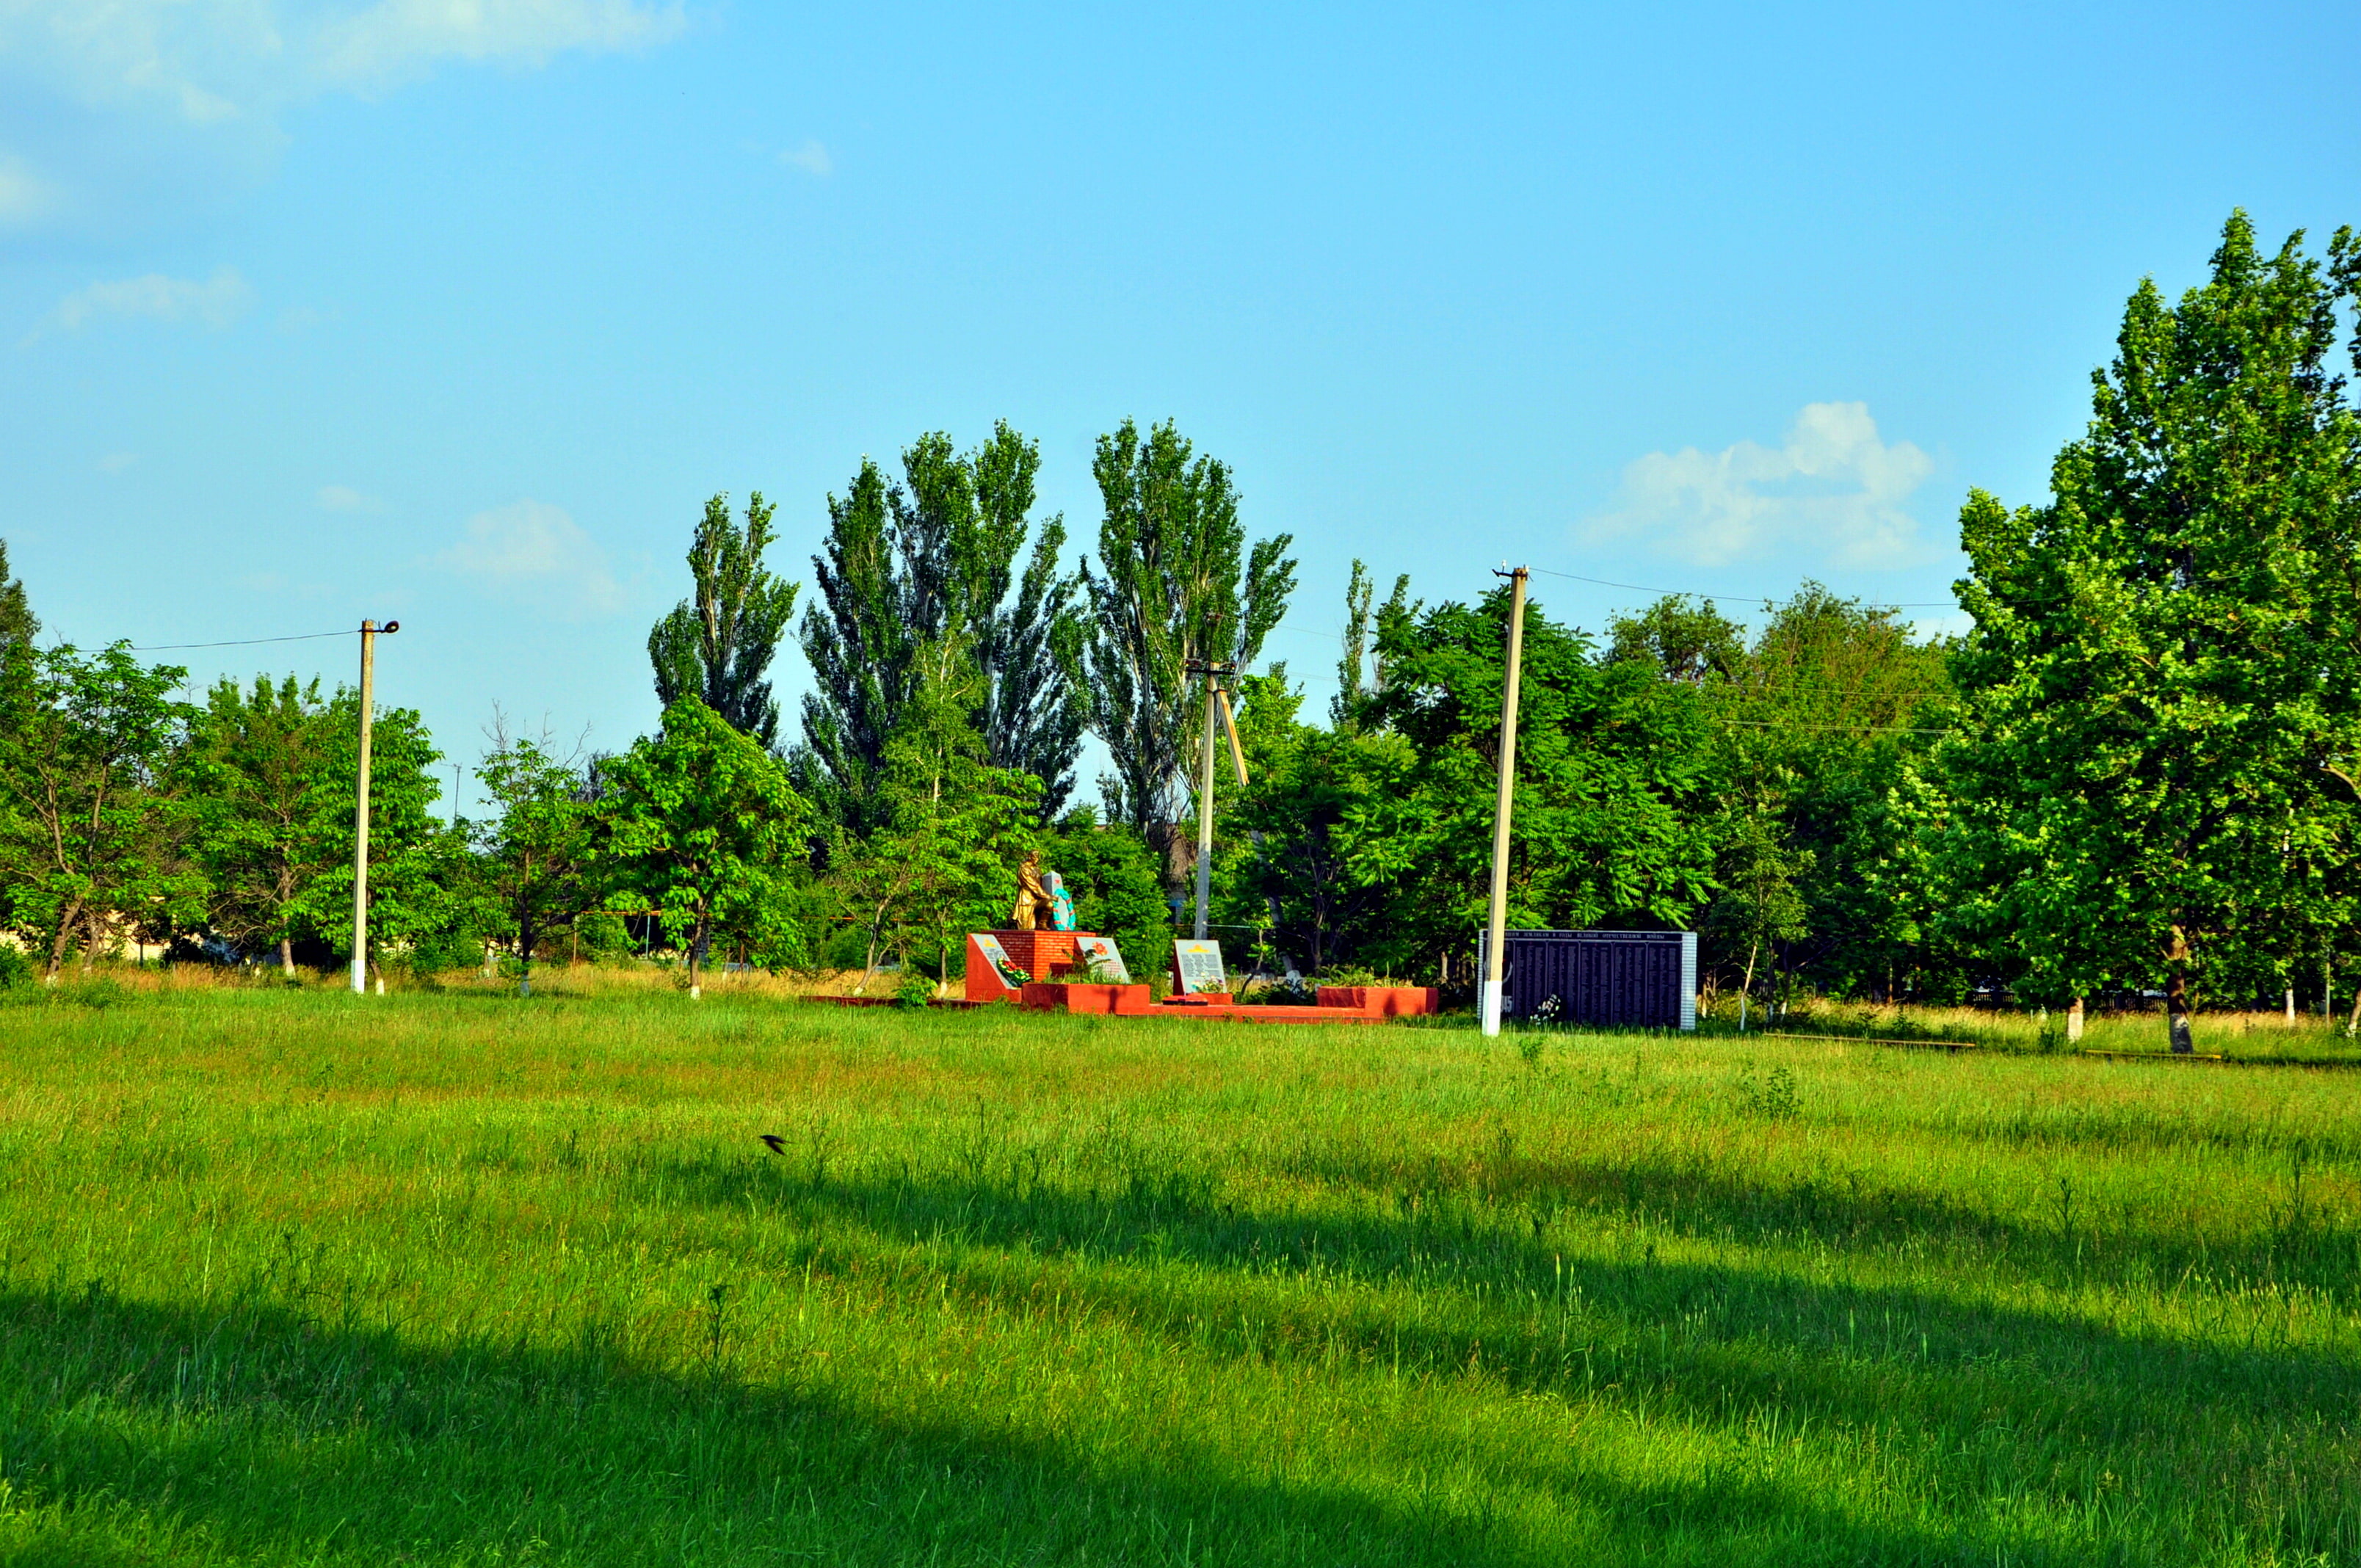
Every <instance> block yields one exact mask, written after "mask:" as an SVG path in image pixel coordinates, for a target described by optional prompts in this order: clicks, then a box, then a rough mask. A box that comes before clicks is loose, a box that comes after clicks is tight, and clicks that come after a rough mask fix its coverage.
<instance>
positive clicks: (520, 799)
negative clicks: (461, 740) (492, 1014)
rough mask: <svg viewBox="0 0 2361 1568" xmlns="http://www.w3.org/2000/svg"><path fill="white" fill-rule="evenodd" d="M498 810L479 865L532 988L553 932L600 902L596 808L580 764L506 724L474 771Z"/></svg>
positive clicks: (478, 843)
mask: <svg viewBox="0 0 2361 1568" xmlns="http://www.w3.org/2000/svg"><path fill="white" fill-rule="evenodd" d="M476 777H477V778H478V780H480V781H482V784H483V786H484V793H485V794H486V795H489V797H490V799H491V801H492V803H493V805H494V806H497V807H498V808H499V815H498V816H497V817H494V818H492V819H491V820H490V821H489V822H484V823H479V824H478V825H477V827H476V829H475V848H476V853H477V857H478V866H479V868H480V872H481V875H482V877H483V880H484V883H485V884H486V890H487V893H488V894H489V898H490V900H491V902H492V903H493V904H494V905H497V906H498V908H499V909H500V915H501V917H502V919H503V921H504V923H505V924H506V926H507V927H508V929H509V930H510V931H511V932H513V933H514V934H515V940H516V952H517V962H518V965H519V967H520V969H521V971H522V972H521V973H520V975H519V977H518V984H517V989H518V991H519V992H521V993H522V994H524V995H527V996H530V995H532V994H533V954H534V952H535V951H536V950H537V949H538V948H539V946H540V944H541V942H542V940H543V938H545V937H546V936H547V935H548V934H549V933H550V932H551V931H553V930H555V929H556V928H558V927H563V926H566V925H568V924H570V923H571V922H572V921H574V920H575V919H576V918H577V916H580V915H581V914H583V912H585V911H586V910H589V909H593V908H596V907H597V906H598V894H599V887H598V882H597V880H596V878H595V875H594V870H595V861H596V856H597V848H598V847H597V842H596V834H595V832H594V825H595V817H594V810H595V808H594V806H593V805H592V803H591V800H590V795H589V790H588V787H587V784H586V780H585V777H584V770H583V769H582V768H581V767H580V766H579V765H578V764H577V763H576V762H572V761H569V760H566V759H564V758H560V757H556V756H554V755H552V754H551V753H550V751H549V750H548V741H547V739H546V738H545V737H544V739H543V740H541V741H538V742H536V741H533V740H527V739H524V738H522V737H515V738H511V736H510V735H509V734H508V732H507V727H506V726H505V724H500V725H498V726H497V727H496V728H495V729H494V732H493V738H492V750H491V751H489V753H487V754H486V756H485V758H484V761H483V764H482V766H480V767H478V769H477V770H476Z"/></svg>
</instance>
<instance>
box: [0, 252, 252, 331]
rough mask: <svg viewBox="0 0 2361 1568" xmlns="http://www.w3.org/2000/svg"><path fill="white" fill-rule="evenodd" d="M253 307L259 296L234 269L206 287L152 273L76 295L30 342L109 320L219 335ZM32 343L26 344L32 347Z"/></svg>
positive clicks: (216, 271) (225, 269) (218, 271)
mask: <svg viewBox="0 0 2361 1568" xmlns="http://www.w3.org/2000/svg"><path fill="white" fill-rule="evenodd" d="M253 302H254V291H253V290H251V289H249V288H247V286H246V280H245V279H243V278H241V277H239V276H238V275H237V269H236V268H234V267H219V268H215V269H214V275H213V276H212V277H211V278H208V279H206V280H204V281H203V282H202V283H200V282H197V281H195V280H192V279H187V278H167V277H165V276H164V274H162V273H161V272H150V273H148V275H147V276H145V277H143V278H126V279H124V280H121V281H120V282H115V283H93V284H91V285H90V286H89V287H88V288H83V289H77V290H75V291H73V292H72V293H71V294H68V295H67V296H66V297H65V298H64V299H62V300H60V301H59V302H58V303H57V308H56V309H55V310H53V311H51V312H50V313H49V314H48V315H47V316H44V317H43V318H42V319H41V324H40V325H39V326H38V327H36V328H34V329H33V332H32V334H31V337H38V336H40V335H41V334H42V333H43V331H45V330H47V329H50V328H55V329H56V330H58V331H60V332H79V331H81V330H82V328H83V327H84V326H86V325H88V324H89V323H92V322H93V321H97V320H100V319H101V318H104V317H108V316H132V317H145V318H147V319H148V320H150V321H159V322H174V323H181V322H192V323H196V324H198V325H200V326H208V327H213V328H214V329H216V330H218V329H220V328H222V327H225V326H227V325H229V323H232V322H234V321H236V319H237V318H238V317H239V316H240V315H242V314H244V313H245V312H246V308H247V305H249V304H251V303H253ZM31 337H28V338H27V342H30V341H31Z"/></svg>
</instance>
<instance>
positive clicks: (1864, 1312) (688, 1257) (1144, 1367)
mask: <svg viewBox="0 0 2361 1568" xmlns="http://www.w3.org/2000/svg"><path fill="white" fill-rule="evenodd" d="M544 989H545V990H546V991H547V992H550V993H549V994H544V995H541V996H536V997H535V998H534V999H533V1000H532V1001H531V1002H519V1001H517V1000H515V999H514V998H512V997H509V996H505V995H502V994H500V993H497V992H490V991H486V992H467V991H465V990H449V991H443V992H406V993H397V994H394V995H391V996H388V997H385V998H382V999H379V998H369V999H357V998H353V997H350V996H345V995H340V994H337V993H335V992H330V991H325V990H316V989H315V990H301V991H298V990H284V991H282V990H271V989H259V988H258V989H252V990H242V989H236V988H230V987H213V986H200V987H187V988H181V987H169V986H168V987H163V988H141V987H139V986H136V985H130V986H115V985H107V984H102V985H100V986H98V987H96V988H93V989H86V990H77V989H76V988H74V987H67V988H64V990H63V991H62V992H60V994H58V995H55V996H51V997H36V998H34V999H32V1000H29V1001H20V1002H15V1003H10V1004H8V1005H5V1006H0V1270H5V1277H0V1562H5V1563H41V1564H73V1563H90V1564H118V1563H124V1564H127V1563H173V1564H180V1563H241V1564H244V1563H254V1564H289V1565H292V1564H341V1563H354V1564H359V1563H370V1564H377V1563H434V1564H456V1563H469V1564H491V1563H502V1564H511V1563H552V1564H554V1563H612V1564H642V1563H777V1562H807V1561H820V1562H830V1563H1176V1564H1177V1563H1298V1562H1301V1563H1455V1564H1471V1563H1472V1564H1488V1563H1626V1562H1631V1563H1639V1562H1646V1563H1710V1564H1715V1565H1717V1568H1727V1565H1734V1564H1741V1563H1782V1564H1785V1563H1857V1562H1872V1563H1993V1564H2028V1563H2279V1564H2295V1563H2318V1564H2332V1563H2333V1564H2349V1563H2361V1116H2356V1110H2361V1074H2353V1073H2345V1072H2338V1071H2334V1070H2325V1069H2295V1068H2277V1069H2266V1068H2237V1067H2223V1066H2210V1065H2201V1066H2191V1065H2186V1064H2180V1065H2167V1064H2146V1063H2136V1062H2135V1063H2124V1062H2109V1061H2102V1060H2092V1059H2085V1058H2071V1057H2065V1056H2057V1055H2048V1056H2043V1055H1999V1054H1995V1053H1989V1052H1974V1053H1962V1054H1960V1055H1946V1054H1941V1053H1934V1052H1921V1051H1904V1050H1895V1049H1891V1048H1885V1047H1873V1046H1863V1045H1837V1044H1826V1043H1818V1042H1808V1041H1783V1040H1765V1039H1759V1038H1758V1039H1747V1040H1738V1039H1731V1038H1727V1037H1707V1038H1701V1039H1686V1040H1685V1039H1678V1038H1663V1037H1645V1038H1642V1037H1605V1036H1551V1037H1548V1038H1546V1039H1543V1038H1540V1037H1537V1036H1536V1037H1525V1038H1511V1039H1504V1040H1501V1041H1497V1042H1490V1043H1487V1042H1485V1041H1483V1040H1482V1039H1481V1038H1480V1037H1479V1036H1477V1035H1476V1034H1474V1033H1473V1032H1472V1031H1469V1030H1466V1029H1455V1028H1417V1027H1400V1026H1397V1027H1383V1028H1379V1027H1340V1028H1334V1029H1325V1028H1296V1029H1280V1028H1268V1027H1255V1026H1251V1025H1235V1024H1230V1025H1224V1024H1209V1023H1189V1022H1176V1021H1168V1020H1149V1021H1132V1020H1122V1019H1089V1018H1043V1017H1034V1016H1021V1015H1016V1014H1010V1013H1008V1012H1005V1011H1004V1010H993V1011H990V1012H985V1013H974V1014H965V1013H924V1012H920V1013H902V1012H893V1011H885V1010H878V1011H859V1012H855V1011H839V1010H834V1009H828V1008H821V1007H817V1006H812V1005H809V1004H805V1003H795V1002H791V1001H786V1000H783V999H780V998H777V997H774V996H770V995H763V994H758V993H754V992H732V991H730V990H728V989H726V988H725V989H721V990H718V991H717V992H715V993H711V994H708V998H707V999H706V1000H705V1001H704V1002H703V1003H688V1002H687V1001H686V1000H685V999H684V998H682V997H680V996H678V995H676V994H675V993H673V992H669V991H663V990H654V989H644V988H633V987H627V986H609V987H604V988H598V989H591V990H587V991H584V992H580V993H578V994H566V993H565V992H566V980H565V978H564V977H562V976H560V975H558V974H556V973H555V971H553V973H552V975H551V976H550V977H549V980H548V981H547V983H546V985H545V987H544ZM18 994H19V995H21V993H18ZM763 1133H772V1134H775V1135H778V1136H779V1137H780V1138H781V1139H782V1140H783V1142H784V1146H785V1152H784V1153H780V1154H774V1153H771V1152H770V1151H769V1150H768V1149H766V1148H765V1147H764V1146H763V1144H762V1143H761V1142H759V1141H758V1135H761V1134H763Z"/></svg>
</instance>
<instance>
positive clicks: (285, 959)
mask: <svg viewBox="0 0 2361 1568" xmlns="http://www.w3.org/2000/svg"><path fill="white" fill-rule="evenodd" d="M279 972H280V974H283V975H285V976H286V977H287V978H288V979H289V980H293V979H294V978H295V938H292V937H281V938H279Z"/></svg>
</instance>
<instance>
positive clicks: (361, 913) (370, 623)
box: [353, 620, 401, 996]
mask: <svg viewBox="0 0 2361 1568" xmlns="http://www.w3.org/2000/svg"><path fill="white" fill-rule="evenodd" d="M378 630H379V628H378V624H377V622H376V621H374V620H364V621H362V622H361V744H360V766H359V768H358V770H357V772H356V773H355V775H354V785H353V994H354V995H355V996H360V995H365V994H366V993H367V992H368V830H369V725H370V722H371V721H372V720H373V719H374V718H376V717H377V634H378ZM384 630H385V631H386V633H387V635H389V636H390V635H391V634H392V633H394V632H397V631H399V630H401V622H400V621H398V620H389V621H387V622H386V623H385V627H384Z"/></svg>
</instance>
